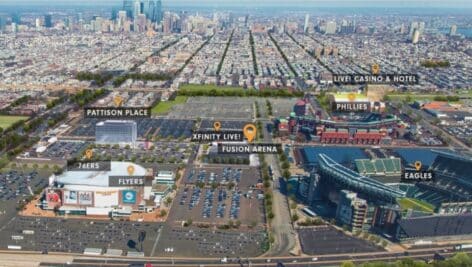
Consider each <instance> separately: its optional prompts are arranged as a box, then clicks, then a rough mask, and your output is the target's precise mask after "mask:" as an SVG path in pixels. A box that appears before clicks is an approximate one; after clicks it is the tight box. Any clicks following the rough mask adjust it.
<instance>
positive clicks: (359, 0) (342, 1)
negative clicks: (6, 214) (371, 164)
mask: <svg viewBox="0 0 472 267" xmlns="http://www.w3.org/2000/svg"><path fill="white" fill-rule="evenodd" d="M120 3H122V1H120V0H101V1H93V0H83V1H80V2H75V3H71V2H69V1H65V0H55V1H45V0H19V1H13V0H5V1H3V3H1V4H0V5H21V6H24V5H71V6H81V5H85V6H92V5H96V6H103V5H105V6H108V5H109V6H116V5H119V4H120ZM164 4H165V5H167V6H199V5H206V6H221V7H224V6H232V7H236V6H248V5H249V6H269V5H270V6H284V7H291V6H293V7H300V6H306V7H424V8H434V7H450V8H459V7H460V8H472V2H470V1H467V0H454V1H448V2H447V3H446V2H444V1H439V0H434V1H426V0H415V1H405V0H402V1H391V0H380V1H365V0H336V1H326V0H296V1H290V2H289V3H288V2H287V1H282V0H274V1H269V0H261V1H257V2H254V1H249V0H240V1H230V0H223V1H216V0H201V1H197V2H196V1H189V0H174V1H164Z"/></svg>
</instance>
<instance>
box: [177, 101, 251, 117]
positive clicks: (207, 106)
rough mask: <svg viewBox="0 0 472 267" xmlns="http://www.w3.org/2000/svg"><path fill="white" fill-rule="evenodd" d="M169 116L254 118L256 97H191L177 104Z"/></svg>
mask: <svg viewBox="0 0 472 267" xmlns="http://www.w3.org/2000/svg"><path fill="white" fill-rule="evenodd" d="M169 118H174V119H188V118H192V119H196V118H202V119H217V120H252V119H253V118H254V99H253V98H242V97H190V98H189V99H188V101H187V103H185V104H182V105H175V106H174V107H173V108H172V110H171V112H169Z"/></svg>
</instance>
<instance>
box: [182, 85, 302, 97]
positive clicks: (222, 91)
mask: <svg viewBox="0 0 472 267" xmlns="http://www.w3.org/2000/svg"><path fill="white" fill-rule="evenodd" d="M177 94H178V95H181V96H240V97H251V96H257V97H301V96H303V92H298V91H295V92H290V91H289V90H287V89H283V88H281V89H270V88H268V89H265V90H263V91H260V90H255V89H244V88H242V87H238V86H217V85H211V84H203V85H201V84H185V85H182V86H180V88H179V91H177Z"/></svg>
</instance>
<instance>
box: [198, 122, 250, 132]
mask: <svg viewBox="0 0 472 267" xmlns="http://www.w3.org/2000/svg"><path fill="white" fill-rule="evenodd" d="M215 122H216V120H202V122H201V123H200V130H213V129H214V126H213V124H214V123H215ZM218 122H220V123H221V130H222V131H228V130H238V131H242V130H243V127H244V126H245V125H246V124H248V123H250V122H251V121H225V120H223V121H218Z"/></svg>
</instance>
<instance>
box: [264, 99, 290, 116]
mask: <svg viewBox="0 0 472 267" xmlns="http://www.w3.org/2000/svg"><path fill="white" fill-rule="evenodd" d="M269 101H270V103H271V105H272V114H273V116H274V117H287V116H289V115H290V112H292V111H293V106H295V103H296V102H297V99H296V98H269ZM261 104H265V101H264V102H261Z"/></svg>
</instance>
